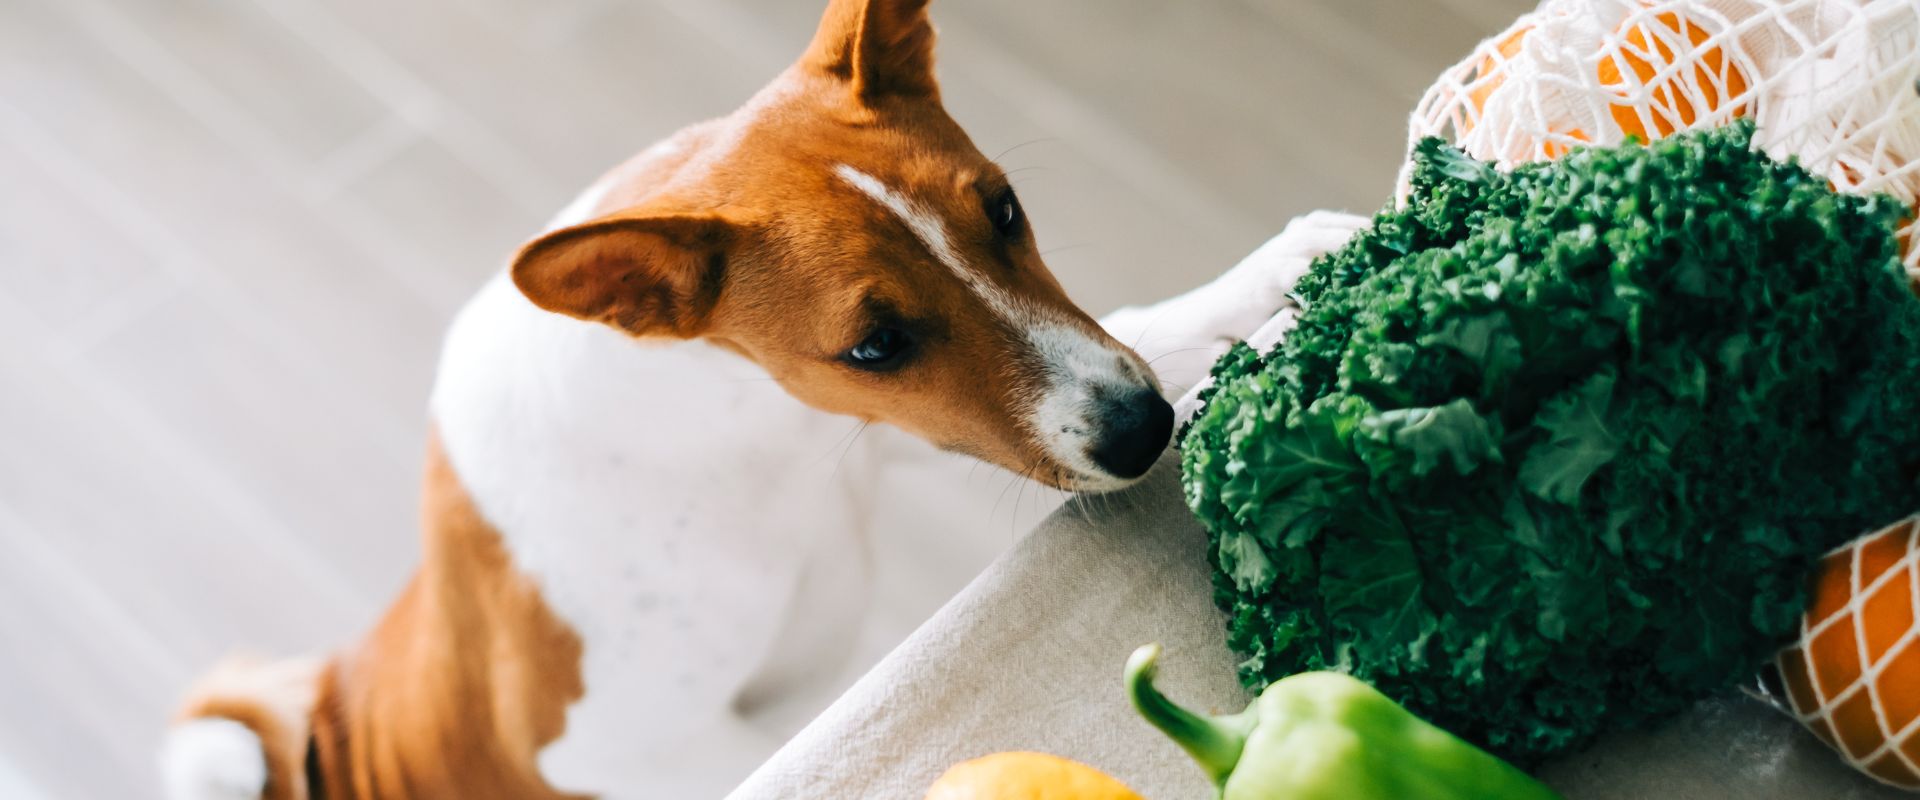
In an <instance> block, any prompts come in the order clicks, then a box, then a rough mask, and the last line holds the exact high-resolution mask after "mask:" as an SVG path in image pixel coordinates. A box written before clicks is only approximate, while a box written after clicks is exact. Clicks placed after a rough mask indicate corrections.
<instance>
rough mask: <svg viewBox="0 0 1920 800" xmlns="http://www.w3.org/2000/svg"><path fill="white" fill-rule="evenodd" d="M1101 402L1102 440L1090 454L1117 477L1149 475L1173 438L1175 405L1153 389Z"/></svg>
mask: <svg viewBox="0 0 1920 800" xmlns="http://www.w3.org/2000/svg"><path fill="white" fill-rule="evenodd" d="M1099 403H1100V437H1099V438H1098V439H1097V440H1095V441H1094V443H1093V446H1092V447H1091V448H1089V449H1088V450H1087V455H1088V456H1090V457H1092V458H1093V463H1095V464H1098V465H1099V466H1100V468H1101V469H1103V470H1106V471H1107V474H1109V475H1113V476H1115V477H1120V478H1138V477H1140V476H1142V475H1145V474H1147V470H1149V469H1152V468H1153V462H1155V461H1158V460H1159V459H1160V453H1161V452H1162V451H1164V450H1166V449H1167V440H1168V439H1170V438H1172V436H1173V406H1170V405H1168V404H1167V401H1166V400H1164V399H1162V398H1161V397H1160V393H1158V392H1155V391H1153V390H1151V389H1138V390H1135V391H1132V392H1129V393H1124V394H1117V395H1116V396H1110V397H1102V398H1100V399H1099Z"/></svg>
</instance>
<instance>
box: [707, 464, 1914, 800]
mask: <svg viewBox="0 0 1920 800" xmlns="http://www.w3.org/2000/svg"><path fill="white" fill-rule="evenodd" d="M1178 471H1179V470H1178V464H1177V463H1176V459H1175V458H1174V457H1171V456H1170V457H1169V458H1167V459H1165V460H1163V462H1162V463H1161V464H1160V466H1159V468H1158V469H1157V470H1156V472H1155V473H1154V474H1153V475H1152V476H1150V477H1149V479H1148V480H1147V481H1145V482H1143V483H1142V484H1141V485H1140V486H1138V487H1135V488H1134V489H1132V490H1129V491H1127V492H1124V493H1121V494H1118V495H1113V496H1107V497H1091V498H1080V499H1076V500H1074V501H1072V502H1070V503H1069V504H1068V505H1067V506H1066V507H1064V508H1062V509H1061V510H1060V511H1059V512H1057V513H1056V514H1055V515H1054V516H1053V517H1052V518H1050V519H1048V520H1047V521H1046V522H1045V523H1043V524H1041V526H1040V527H1039V528H1038V529H1037V530H1035V531H1034V532H1033V533H1032V534H1031V535H1029V536H1028V537H1027V538H1026V539H1025V540H1023V541H1021V542H1020V543H1019V544H1018V545H1016V546H1015V547H1014V548H1013V549H1012V550H1011V551H1009V552H1008V553H1007V554H1006V555H1005V556H1003V557H1001V558H1000V560H999V561H997V562H995V563H994V564H993V566H991V567H990V568H988V570H987V571H986V572H985V573H984V574H982V575H981V576H980V577H979V579H977V580H975V581H974V582H973V584H972V585H970V586H968V587H967V589H966V590H965V591H963V592H962V593H961V594H960V595H959V596H958V597H956V598H954V600H953V601H952V602H951V603H949V604H948V605H947V606H946V607H945V608H943V609H941V611H940V612H939V613H938V614H936V615H935V616H934V617H933V619H932V620H930V621H928V623H927V624H926V625H925V626H923V627H921V628H920V630H919V631H917V632H915V633H914V635H913V636H911V637H910V638H908V639H907V641H906V642H905V643H903V644H902V645H901V646H900V647H899V648H898V649H897V650H895V651H894V652H893V653H892V654H890V655H888V656H887V658H885V659H884V660H882V661H881V662H880V664H879V666H877V667H875V668H874V669H873V670H872V671H871V672H869V673H868V674H867V675H866V676H865V677H863V678H862V679H861V680H860V681H859V682H858V683H856V684H855V685H854V686H853V688H852V689H851V690H850V691H848V692H847V694H846V695H844V696H842V697H841V698H840V700H839V701H838V702H836V703H835V704H834V705H833V706H832V707H831V708H829V709H828V710H827V711H826V713H825V714H823V715H821V716H820V717H819V718H818V719H817V720H815V721H814V722H813V724H812V725H810V726H808V727H807V728H806V729H805V730H804V731H802V732H801V733H800V735H799V736H798V737H796V738H795V739H794V740H793V741H792V742H790V743H789V744H788V745H787V746H786V747H785V748H783V749H782V750H781V751H780V752H779V753H778V754H776V755H775V756H774V757H773V759H772V760H771V761H768V762H767V763H766V764H765V765H763V766H761V767H760V769H759V770H758V771H756V772H755V773H754V774H753V776H752V777H751V778H749V779H748V780H747V782H746V783H745V784H743V785H742V786H740V788H739V789H737V790H736V791H735V792H734V793H733V794H732V795H730V796H729V797H730V800H795V799H797V798H806V799H808V800H811V799H812V798H823V799H831V800H864V799H866V798H871V799H872V800H882V799H883V798H884V799H885V800H913V799H914V798H919V797H921V796H922V795H924V794H925V792H926V789H927V786H928V785H930V784H931V783H933V781H934V780H935V779H936V778H938V777H939V775H940V774H941V773H942V772H944V771H945V770H946V768H947V767H948V766H950V765H952V764H955V763H958V762H960V761H964V760H966V759H969V758H974V757H976V756H980V755H985V754H987V753H993V752H1000V751H1008V750H1037V751H1043V752H1050V753H1055V754H1058V755H1062V756H1066V757H1068V758H1072V759H1075V760H1078V761H1082V762H1085V763H1088V764H1091V765H1094V766H1097V767H1099V768H1100V769H1102V770H1104V771H1106V772H1108V773H1110V774H1112V775H1114V776H1116V777H1118V778H1120V779H1121V780H1123V781H1125V782H1126V783H1127V784H1128V785H1129V786H1132V787H1133V788H1134V789H1135V790H1136V791H1138V792H1140V793H1141V794H1142V795H1144V796H1146V797H1147V798H1150V800H1205V799H1206V798H1210V797H1212V796H1213V795H1212V790H1211V788H1210V787H1209V786H1208V785H1207V783H1206V781H1205V780H1204V779H1203V778H1202V777H1201V775H1200V772H1199V770H1198V769H1197V768H1196V767H1194V766H1193V764H1192V763H1191V762H1189V761H1188V760H1187V758H1186V755H1185V754H1184V753H1182V752H1181V751H1180V750H1179V749H1178V748H1176V747H1174V745H1173V744H1172V743H1171V742H1170V741H1168V740H1166V739H1164V738H1162V737H1161V736H1160V735H1159V733H1157V732H1156V731H1154V730H1153V729H1151V728H1149V727H1147V725H1146V723H1144V722H1142V721H1140V719H1139V718H1138V717H1136V716H1134V713H1133V710H1132V708H1131V707H1129V706H1128V705H1127V701H1126V698H1125V695H1124V693H1123V692H1122V691H1121V683H1120V673H1121V667H1122V665H1123V664H1124V663H1125V662H1126V658H1127V655H1128V654H1129V653H1131V652H1132V651H1133V649H1134V648H1135V647H1137V646H1139V645H1141V644H1145V643H1147V642H1155V641H1157V642H1160V643H1162V644H1163V645H1165V647H1166V649H1167V653H1166V656H1165V657H1164V660H1163V662H1162V665H1161V668H1160V680H1159V684H1160V686H1161V688H1162V690H1164V691H1165V692H1166V693H1167V694H1168V695H1169V696H1170V697H1172V698H1174V699H1175V700H1177V701H1179V702H1181V703H1182V704H1185V705H1187V706H1188V707H1190V708H1195V709H1201V710H1209V711H1213V712H1232V711H1238V710H1240V708H1242V707H1243V706H1244V705H1245V704H1246V702H1247V699H1248V698H1247V695H1246V694H1245V693H1244V692H1243V691H1242V690H1241V689H1240V687H1239V686H1238V684H1237V683H1236V682H1235V679H1234V663H1235V661H1236V660H1237V658H1236V657H1235V656H1234V655H1233V654H1232V653H1230V652H1228V650H1227V648H1226V644H1225V641H1224V625H1223V620H1222V618H1221V615H1220V613H1219V612H1218V611H1216V610H1215V609H1214V608H1213V605H1212V588H1211V584H1210V582H1209V575H1210V570H1209V567H1208V565H1207V561H1206V552H1205V549H1206V535H1205V533H1204V532H1203V531H1202V530H1201V529H1200V526H1199V523H1198V522H1196V521H1195V520H1194V519H1193V518H1192V516H1191V515H1189V514H1188V512H1187V510H1186V506H1185V504H1184V503H1183V502H1182V501H1181V498H1180V493H1179V486H1178ZM1542 775H1543V777H1544V778H1545V779H1546V780H1547V781H1548V782H1549V783H1550V784H1552V785H1553V786H1554V787H1555V788H1558V789H1560V790H1561V791H1563V792H1564V793H1565V794H1566V796H1567V797H1568V798H1569V800H1629V799H1632V800H1644V799H1645V798H1661V800H1721V799H1723V798H1724V799H1725V800H1872V799H1874V798H1896V797H1904V796H1907V795H1903V794H1901V793H1898V792H1895V791H1894V790H1891V789H1887V788H1884V787H1880V786H1877V785H1875V784H1873V783H1871V782H1870V781H1868V780H1867V779H1866V778H1863V777H1861V776H1859V775H1858V774H1856V773H1854V772H1853V771H1852V770H1850V769H1848V768H1847V767H1846V766H1845V765H1844V764H1843V763H1842V762H1841V761H1840V759H1839V758H1838V757H1836V756H1835V755H1834V754H1833V753H1832V752H1830V751H1828V750H1827V749H1826V748H1825V746H1823V745H1821V744H1820V742H1819V741H1818V740H1816V739H1814V738H1813V736H1812V735H1811V734H1808V733H1806V732H1805V731H1803V730H1802V729H1801V728H1800V727H1799V725H1798V724H1796V723H1795V722H1793V721H1792V720H1791V719H1789V718H1787V717H1786V716H1784V715H1781V714H1779V713H1777V712H1775V711H1773V710H1772V709H1771V708H1769V707H1768V706H1766V705H1765V704H1763V703H1761V702H1759V701H1757V700H1750V699H1747V698H1745V697H1739V696H1734V697H1730V698H1727V699H1723V700H1715V701H1710V702H1707V703H1703V704H1701V705H1700V706H1699V707H1698V708H1696V709H1695V710H1694V711H1693V712H1692V713H1691V714H1689V715H1688V716H1686V717H1684V718H1682V719H1679V720H1676V721H1675V722H1673V723H1672V724H1670V725H1669V726H1667V727H1665V728H1664V729H1662V730H1659V731H1654V732H1649V733H1636V734H1630V735H1619V736H1614V737H1612V738H1610V739H1607V740H1605V741H1603V742H1601V743H1600V744H1599V745H1598V746H1596V747H1593V748H1591V749H1588V750H1586V751H1583V752H1581V753H1579V754H1576V755H1573V756H1570V757H1568V758H1566V759H1564V760H1561V761H1559V762H1557V763H1554V764H1550V765H1548V766H1547V767H1546V768H1545V769H1544V770H1543V771H1542ZM1276 800H1282V799H1280V798H1276Z"/></svg>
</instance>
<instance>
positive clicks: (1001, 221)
mask: <svg viewBox="0 0 1920 800" xmlns="http://www.w3.org/2000/svg"><path fill="white" fill-rule="evenodd" d="M987 218H988V219H989V220H991V221H992V222H993V229H994V231H995V232H997V233H999V234H1000V235H1001V236H1003V237H1006V238H1009V239H1011V238H1013V237H1015V236H1018V235H1019V234H1020V226H1021V225H1022V224H1024V223H1025V222H1026V213H1025V212H1024V211H1022V210H1021V209H1020V198H1019V197H1017V196H1015V195H1014V193H1013V189H1012V188H1011V187H1009V188H1007V189H1006V190H1005V191H1003V192H1001V193H1000V194H999V195H997V196H995V197H994V198H993V201H992V202H990V203H988V204H987Z"/></svg>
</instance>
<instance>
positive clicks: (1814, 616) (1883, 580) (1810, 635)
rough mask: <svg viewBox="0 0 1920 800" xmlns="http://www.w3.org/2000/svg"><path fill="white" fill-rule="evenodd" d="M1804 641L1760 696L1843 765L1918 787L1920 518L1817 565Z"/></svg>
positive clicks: (1768, 673)
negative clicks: (1825, 746)
mask: <svg viewBox="0 0 1920 800" xmlns="http://www.w3.org/2000/svg"><path fill="white" fill-rule="evenodd" d="M1812 589H1813V592H1812V594H1813V596H1812V600H1811V602H1810V604H1809V605H1808V608H1807V613H1806V616H1805V617H1804V618H1803V619H1802V621H1801V633H1800V640H1799V641H1798V642H1796V643H1795V644H1794V645H1793V646H1791V647H1788V648H1787V649H1785V650H1782V651H1781V652H1780V655H1779V656H1778V657H1776V658H1775V659H1774V662H1773V663H1772V664H1770V665H1769V666H1768V668H1767V669H1766V670H1764V671H1763V673H1762V675H1761V692H1760V693H1761V694H1762V695H1763V696H1765V697H1767V698H1769V699H1772V700H1773V701H1774V702H1775V703H1777V704H1778V705H1780V706H1781V707H1782V709H1783V710H1785V711H1787V712H1788V713H1790V714H1792V715H1793V716H1795V717H1796V718H1798V719H1799V720H1800V721H1801V723H1803V724H1805V725H1806V726H1807V728H1808V729H1810V730H1812V731H1813V732H1814V734H1815V735H1817V736H1819V737H1820V739H1821V740H1822V741H1825V742H1826V743H1827V744H1828V745H1829V746H1831V747H1832V748H1833V749H1834V750H1835V751H1836V752H1838V753H1840V756H1841V757H1842V758H1845V759H1846V760H1847V763H1849V764H1852V765H1853V766H1854V767H1856V768H1858V769H1860V770H1862V771H1864V772H1866V773H1867V774H1868V775H1871V776H1873V777H1875V778H1877V779H1879V780H1880V781H1882V782H1884V783H1888V784H1891V785H1894V786H1899V787H1901V788H1905V789H1920V521H1916V520H1908V521H1906V522H1901V523H1899V524H1896V525H1893V526H1891V527H1888V528H1886V529H1884V530H1881V531H1879V532H1877V533H1872V534H1869V535H1867V536H1863V537H1861V538H1860V539H1858V540H1856V541H1854V542H1853V543H1851V544H1848V545H1847V546H1845V547H1842V548H1840V549H1838V550H1836V551H1834V552H1833V553H1831V554H1829V555H1827V556H1826V558H1824V559H1822V560H1821V561H1820V564H1819V566H1818V567H1816V568H1815V569H1814V576H1813V583H1812Z"/></svg>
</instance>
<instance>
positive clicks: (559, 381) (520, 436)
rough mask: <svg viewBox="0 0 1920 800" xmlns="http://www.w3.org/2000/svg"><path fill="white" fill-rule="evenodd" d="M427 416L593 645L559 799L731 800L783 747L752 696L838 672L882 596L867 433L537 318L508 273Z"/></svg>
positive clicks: (582, 328) (556, 770)
mask: <svg viewBox="0 0 1920 800" xmlns="http://www.w3.org/2000/svg"><path fill="white" fill-rule="evenodd" d="M433 417H434V421H435V423H436V424H437V425H438V427H439V431H440V434H441V437H442V439H443V441H444V443H445V446H446V449H447V453H448V455H449V457H450V458H451V460H452V463H453V465H454V468H455V470H456V471H457V472H458V473H459V475H460V477H461V479H462V481H463V482H464V483H465V485H466V487H467V489H468V490H469V491H470V492H471V494H472V496H473V497H474V499H475V501H476V503H477V504H478V506H479V508H480V510H481V512H482V513H483V514H484V515H485V516H486V518H487V519H488V521H489V522H491V523H493V524H494V525H495V526H496V527H497V528H498V529H499V530H500V531H501V533H502V535H503V536H504V538H505V540H506V544H507V547H508V549H509V551H510V552H511V553H512V555H513V558H514V560H515V563H516V566H518V567H519V568H520V569H521V570H522V571H524V572H525V573H526V574H528V575H529V576H531V577H532V578H533V579H534V580H535V581H536V582H537V583H538V584H539V586H540V587H541V590H542V593H543V595H544V597H545V598H546V599H547V601H548V603H549V604H550V605H551V606H552V607H553V609H554V610H555V612H556V613H557V614H559V615H560V616H561V617H562V618H563V619H564V620H566V621H567V622H568V623H569V624H571V625H572V626H573V627H574V629H575V630H576V631H577V632H578V633H579V634H580V636H581V638H582V640H583V641H584V643H585V656H584V664H583V671H584V678H585V682H586V687H587V692H586V697H585V698H584V699H583V700H582V701H580V702H579V703H577V704H576V705H575V706H574V707H573V708H572V709H571V710H570V711H569V714H568V724H567V730H566V735H565V736H564V738H563V739H562V740H560V741H559V742H556V743H555V744H554V745H552V746H551V747H549V748H548V749H547V751H546V752H544V753H543V754H542V759H541V765H542V768H543V769H544V770H545V771H546V773H547V776H548V778H549V780H550V781H552V782H553V783H554V784H555V785H556V786H558V787H560V788H563V789H568V790H576V791H594V792H602V793H611V794H608V795H606V796H610V797H622V796H632V797H668V796H674V797H711V796H718V795H719V794H721V793H723V792H724V790H725V789H726V788H729V786H728V785H726V784H728V782H729V781H732V780H737V779H738V778H739V777H740V776H741V774H742V772H743V770H745V769H748V768H750V767H751V766H752V765H753V764H755V763H758V761H759V760H760V759H761V758H762V757H764V756H765V755H766V754H767V753H768V752H769V751H770V749H771V747H773V746H774V745H776V744H777V740H775V739H774V738H772V737H770V736H769V735H768V734H766V733H765V732H763V731H760V730H758V729H756V727H755V725H754V720H753V714H752V713H751V712H752V706H753V705H754V704H755V703H756V702H757V695H760V694H765V693H772V692H776V691H777V692H783V693H786V694H792V693H795V692H801V693H804V692H806V691H809V690H810V688H812V687H810V686H809V681H810V680H814V681H815V682H818V681H817V679H818V678H820V677H821V676H822V675H829V676H830V675H832V674H834V673H835V672H837V670H836V668H837V667H838V666H839V663H840V662H841V661H843V660H844V659H845V657H846V654H847V652H848V651H849V649H850V647H851V644H852V643H851V641H850V640H851V638H852V637H853V636H854V634H855V633H856V632H857V629H858V626H859V623H860V616H861V611H862V609H864V608H865V606H866V604H867V602H868V597H867V595H868V588H869V583H870V575H869V574H868V571H869V568H870V565H869V564H867V563H866V559H865V557H864V553H865V552H866V547H865V542H864V541H863V536H864V522H865V520H864V519H863V513H862V511H861V509H864V508H866V507H867V502H866V500H867V499H866V498H865V497H862V496H861V495H862V493H863V487H866V486H869V485H871V478H872V475H871V470H872V464H871V460H870V459H868V458H867V457H866V455H867V454H866V453H865V452H864V451H863V450H862V449H857V448H856V449H853V450H851V451H848V452H845V454H844V456H842V449H843V448H842V445H843V444H845V441H846V437H847V436H848V434H849V433H851V431H852V429H853V428H854V426H855V425H856V423H854V422H853V421H851V420H848V419H844V418H839V417H833V416H829V415H825V414H822V413H820V412H816V411H813V410H811V409H809V408H806V407H805V406H802V405H801V404H800V403H798V402H797V401H795V400H793V399H792V398H790V397H789V396H787V395H786V394H785V393H784V392H783V391H782V390H781V388H780V387H779V385H777V384H775V383H774V382H772V381H771V380H769V379H768V378H767V376H766V375H765V373H764V372H762V371H761V370H759V369H758V368H757V367H755V366H753V365H752V364H750V363H748V362H747V361H745V360H744V359H741V358H738V357H737V356H734V355H732V354H730V353H727V352H725V351H722V350H718V349H716V348H713V347H711V346H707V345H704V344H699V343H672V344H659V345H653V344H642V343H639V342H635V341H633V340H631V339H629V338H627V337H624V336H622V335H620V334H618V333H616V332H614V331H612V330H610V329H606V328H603V327H601V326H598V325H592V324H588V323H583V322H578V321H575V320H572V319H568V318H565V317H561V316H558V315H554V314H550V313H547V312H545V311H541V310H539V309H537V308H535V307H534V306H533V305H532V304H530V303H529V302H527V300H526V299H525V298H523V297H522V296H521V295H520V294H519V292H518V291H517V290H515V288H514V287H513V285H512V284H511V282H510V281H508V280H506V279H505V276H501V277H498V278H496V279H495V280H493V281H492V282H491V283H489V284H488V285H487V287H486V288H485V289H483V290H482V291H481V292H480V294H479V295H478V296H477V297H475V298H474V300H473V301H472V302H471V304H469V306H468V307H467V308H466V309H465V310H464V311H463V312H462V313H461V314H460V316H459V318H458V319H457V320H456V321H455V323H454V326H453V328H452V331H451V332H450V334H449V336H448V341H447V346H446V351H445V353H444V355H443V357H442V363H441V368H440V373H439V378H438V382H437V384H436V387H435V390H434V396H433ZM822 620H826V621H827V622H825V623H824V624H823V623H822ZM796 623H801V624H799V625H798V626H797V625H796ZM808 624H811V625H812V627H811V628H808V627H807V625H808ZM801 630H804V635H798V632H799V631H801Z"/></svg>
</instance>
